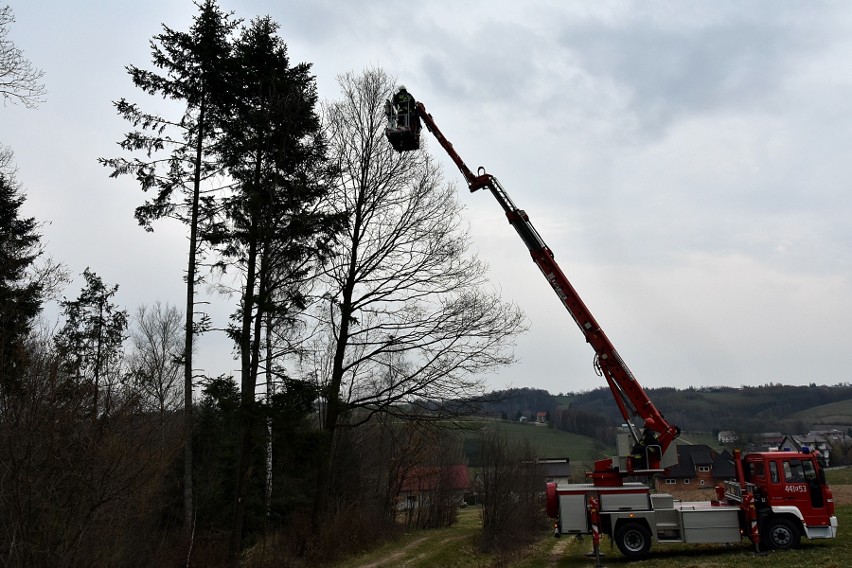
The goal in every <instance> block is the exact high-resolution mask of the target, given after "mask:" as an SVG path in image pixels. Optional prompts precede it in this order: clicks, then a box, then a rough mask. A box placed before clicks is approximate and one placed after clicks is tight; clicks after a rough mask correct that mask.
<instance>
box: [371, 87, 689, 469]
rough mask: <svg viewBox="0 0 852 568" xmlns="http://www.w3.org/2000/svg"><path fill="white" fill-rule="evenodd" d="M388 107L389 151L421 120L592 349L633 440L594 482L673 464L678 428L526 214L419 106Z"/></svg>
mask: <svg viewBox="0 0 852 568" xmlns="http://www.w3.org/2000/svg"><path fill="white" fill-rule="evenodd" d="M388 109H389V111H388V121H389V126H388V129H387V131H386V133H387V136H388V139H389V140H390V141H391V143H392V144H393V146H394V148H396V149H397V150H399V151H405V150H407V149H416V148H419V131H420V121H422V123H423V124H425V125H426V128H427V130H429V132H431V133H432V135H434V136H435V138H436V139H437V140H438V143H439V144H441V146H442V147H443V148H444V150H445V151H446V152H447V154H449V156H450V158H451V159H452V160H453V162H454V163H455V164H456V166H457V167H458V168H459V171H461V173H462V175H463V176H464V178H465V181H467V185H468V187H469V188H470V191H471V192H473V191H477V190H479V189H488V190H489V191H490V192H491V194H492V195H493V196H494V198H495V199H496V200H497V202H498V203H499V204H500V206H501V207H502V208H503V211H505V212H506V217H507V218H508V220H509V223H510V224H511V225H512V227H514V228H515V231H517V233H518V235H519V236H520V237H521V240H523V241H524V244H525V245H526V246H527V249H529V251H530V255H531V256H532V259H533V262H535V264H536V266H538V268H539V269H540V270H541V272H542V274H544V277H545V278H546V279H547V281H548V282H549V283H550V285H551V287H552V288H553V290H554V291H555V292H556V295H557V296H558V297H559V299H560V300H561V301H562V304H563V305H564V306H565V308H566V309H567V310H568V313H570V314H571V317H572V318H574V321H575V322H576V323H577V326H578V327H579V328H580V331H582V333H583V335H584V336H585V338H586V341H587V342H588V343H589V344H590V345H591V346H592V348H593V349H594V351H595V369H596V371H597V372H598V374H600V375H602V376H603V377H604V379H606V382H607V384H608V385H609V388H610V390H611V391H612V394H613V396H614V398H615V402H616V404H617V406H618V409H619V410H620V411H621V415H622V416H623V417H624V420H625V421H626V423H627V425H628V428H629V431H630V435H631V438H632V441H631V442H630V443H629V444H630V447H629V448H624V450H623V451H620V452H619V454H626V455H620V456H619V458H618V459H619V463H614V460H612V459H605V460H600V461H598V462H596V464H595V471H594V472H592V473H591V477H592V479H593V481H594V482H595V484H597V485H620V484H621V483H622V478H623V477H624V476H627V475H635V474H643V473H652V472H656V471H660V470H662V469H664V468H666V467H668V466H670V465H673V464H675V463H677V455H676V452H675V451H674V445H673V444H672V442H673V441H674V440H675V438H677V437H678V436H679V435H680V429H679V428H677V427H676V426H673V425H671V424H669V423H668V422H667V421H666V419H665V418H664V417H663V415H662V414H661V413H660V412H659V410H657V408H656V407H655V406H654V404H653V403H652V402H651V400H650V399H649V398H648V395H647V394H646V393H645V391H644V389H643V388H642V387H641V385H640V384H639V383H638V382H637V381H636V379H635V377H634V376H633V373H632V372H631V371H630V369H629V368H628V367H627V365H626V364H625V362H624V360H623V359H622V358H621V356H620V355H619V354H618V352H617V351H616V350H615V347H613V345H612V342H610V340H609V338H608V337H607V336H606V334H605V333H604V332H603V330H602V329H601V327H600V325H599V324H598V322H597V321H596V320H595V318H594V316H593V315H592V313H591V311H589V309H588V307H586V305H585V304H584V303H583V301H582V299H581V298H580V295H579V294H578V293H577V291H576V290H575V289H574V287H573V286H572V285H571V282H570V281H569V280H568V278H567V277H566V276H565V274H564V273H563V272H562V270H561V269H560V267H559V265H558V264H557V263H556V260H555V259H554V256H553V252H552V251H551V250H550V248H549V247H548V246H547V245H546V244H545V242H544V240H543V239H542V238H541V236H540V235H539V234H538V231H536V229H535V227H533V225H532V223H531V222H530V219H529V216H527V214H526V212H524V211H523V210H522V209H519V208H518V207H517V206H516V205H515V204H514V203H513V202H512V200H511V199H510V198H509V195H508V194H507V193H506V191H505V190H504V189H503V187H502V186H501V185H500V183H499V182H498V181H497V178H495V177H494V176H492V175H491V174H489V173H487V172H486V171H485V169H484V168H481V167H480V168H479V169H478V171H477V173H476V174H474V173H473V172H472V171H471V170H470V168H468V167H467V164H465V163H464V160H462V159H461V157H460V156H459V155H458V153H457V152H456V151H455V149H454V148H453V145H452V144H451V143H450V142H449V140H447V138H446V137H445V136H444V135H443V133H442V132H441V130H440V129H439V128H438V126H437V125H436V124H435V121H434V119H433V118H432V116H431V115H430V114H429V113H428V112H426V107H425V106H423V103H420V102H415V103H414V105H413V109H412V110H411V112H412V113H413V114H415V115H416V116H412V117H407V119H402V120H401V119H400V117H399V116H398V115H397V114H395V112H394V111H396V110H397V109H399V106H398V105H393V104H391V103H390V102H389V103H388ZM401 124H412V125H416V130H415V129H414V128H411V129H408V130H406V129H405V128H400V125H401ZM635 417H639V418H641V419H642V421H643V423H644V424H643V426H642V427H641V430H640V429H639V428H637V427H636V426H635V425H634V424H633V419H634V418H635Z"/></svg>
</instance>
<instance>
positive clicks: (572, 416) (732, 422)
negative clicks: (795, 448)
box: [481, 384, 852, 453]
mask: <svg viewBox="0 0 852 568" xmlns="http://www.w3.org/2000/svg"><path fill="white" fill-rule="evenodd" d="M646 392H647V394H648V396H649V397H650V399H651V400H652V401H653V402H654V404H655V405H656V406H657V408H659V409H660V411H661V412H662V413H663V414H664V416H665V417H666V419H667V420H668V421H669V422H670V423H672V424H675V425H677V426H678V427H680V428H681V430H683V431H685V432H705V433H713V432H719V431H720V430H733V431H736V432H737V433H738V434H739V435H740V438H741V440H743V441H744V442H746V441H748V440H749V439H750V438H752V437H754V436H755V435H757V434H760V433H764V432H781V433H783V434H806V433H807V432H808V431H810V430H813V429H819V428H820V425H823V424H829V425H832V426H838V425H841V426H842V425H848V426H850V427H852V421H850V419H852V416H850V415H849V413H848V412H847V413H846V414H845V415H841V416H839V417H838V416H832V415H828V416H825V417H818V416H810V417H808V416H807V411H808V410H811V409H814V408H816V407H819V406H822V405H826V404H831V403H837V402H839V401H844V400H852V385H848V384H839V385H834V386H818V385H816V384H810V385H808V386H789V385H780V384H767V385H762V386H753V387H751V386H744V387H741V388H733V387H708V388H699V389H696V388H688V389H675V388H657V389H646ZM481 408H482V410H483V411H484V412H486V413H490V414H492V415H499V416H500V417H501V418H503V419H506V420H518V419H519V417H521V416H523V417H525V418H527V419H533V420H534V417H535V416H536V414H538V413H540V412H545V413H546V414H547V416H548V417H549V418H548V423H549V424H550V425H551V426H552V427H553V428H556V429H558V430H563V431H566V432H572V433H575V434H581V435H584V436H589V437H591V438H594V439H596V440H600V441H601V442H604V443H606V444H609V445H612V444H613V443H614V439H615V432H616V428H617V427H618V426H619V425H620V424H621V423H622V422H623V419H622V417H621V415H620V413H619V411H618V407H617V406H616V405H615V402H614V400H613V396H612V393H611V391H610V390H609V388H607V387H600V388H598V389H595V390H592V391H589V392H583V393H571V394H568V395H559V396H554V395H551V394H550V393H549V392H548V391H545V390H541V389H531V388H518V389H509V390H504V391H496V392H493V393H490V394H489V395H488V396H487V397H485V399H484V401H483V402H482V404H481ZM803 414H804V415H805V417H803ZM530 417H531V418H530ZM844 453H845V452H844Z"/></svg>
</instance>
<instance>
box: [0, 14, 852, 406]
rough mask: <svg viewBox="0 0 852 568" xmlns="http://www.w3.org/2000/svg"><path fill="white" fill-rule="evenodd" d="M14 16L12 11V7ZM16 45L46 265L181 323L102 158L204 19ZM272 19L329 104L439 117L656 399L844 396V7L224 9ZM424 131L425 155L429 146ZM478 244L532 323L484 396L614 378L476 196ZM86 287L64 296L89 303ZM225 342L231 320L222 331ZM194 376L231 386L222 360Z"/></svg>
mask: <svg viewBox="0 0 852 568" xmlns="http://www.w3.org/2000/svg"><path fill="white" fill-rule="evenodd" d="M0 3H3V2H1V1H0ZM11 6H12V9H13V10H14V12H15V16H16V20H17V21H16V22H15V23H14V24H12V27H11V32H10V38H11V39H12V40H13V41H14V42H15V44H16V45H17V46H18V47H19V48H21V49H22V50H24V54H25V56H26V57H27V58H28V59H29V60H30V61H31V62H32V63H33V64H34V65H35V66H36V67H39V68H41V69H43V70H44V72H45V84H46V88H47V98H46V101H45V102H44V103H43V104H41V105H40V107H39V108H38V109H36V110H27V109H25V108H23V107H21V106H10V105H7V106H5V107H3V108H0V144H3V145H6V146H9V147H11V148H12V150H13V151H14V152H15V158H16V162H17V165H18V174H17V175H18V179H19V181H20V182H21V183H22V184H23V186H24V189H25V191H26V194H27V198H28V201H27V204H26V207H25V213H26V214H27V215H31V216H34V217H36V218H37V219H38V220H40V221H43V222H45V223H47V225H45V227H44V229H43V233H44V237H45V239H46V241H47V246H48V249H49V252H50V253H51V255H52V256H53V257H54V258H55V259H56V260H59V261H61V262H63V263H65V264H66V265H67V266H68V267H69V268H70V270H71V271H72V272H73V273H75V274H78V275H79V274H80V273H82V271H83V269H85V268H86V267H87V266H88V267H91V269H92V270H94V271H95V272H97V273H98V274H99V275H100V276H101V277H102V278H103V279H104V281H105V282H106V283H108V284H119V286H120V290H119V294H118V302H119V303H120V304H122V305H123V306H125V307H126V308H127V309H128V310H130V311H131V312H132V311H133V310H135V308H136V306H138V305H140V304H141V303H143V302H144V303H147V304H150V303H153V302H154V301H157V300H159V301H162V302H169V303H172V304H175V305H178V306H182V304H183V301H182V298H183V283H182V274H183V269H184V265H185V260H184V256H185V253H186V240H185V231H184V228H183V227H182V226H180V225H178V224H177V223H176V222H172V221H163V222H161V223H159V224H158V225H156V231H155V232H154V233H153V234H150V233H146V232H144V231H143V230H142V229H141V228H139V227H138V226H137V225H136V222H135V220H134V219H133V209H134V207H136V206H137V205H138V204H140V203H141V201H142V199H143V194H142V193H141V192H140V191H139V189H138V187H137V186H136V184H135V182H134V180H133V179H132V178H130V177H126V178H120V179H118V180H115V179H110V178H109V177H108V175H107V174H108V171H107V170H106V169H104V168H102V167H101V166H99V165H98V163H97V161H96V159H97V158H98V157H101V156H104V157H112V156H116V155H120V154H121V152H120V150H119V148H118V146H117V145H116V143H117V142H118V141H119V140H120V139H121V138H122V136H123V134H124V132H125V131H126V130H127V129H128V125H127V124H126V123H125V122H124V121H123V120H122V119H121V118H119V117H118V116H117V115H116V114H115V112H114V109H113V106H112V102H111V101H114V100H117V99H119V98H122V97H125V98H128V99H130V100H141V101H144V100H145V99H144V98H143V96H142V95H141V93H140V92H138V91H137V90H135V88H134V87H133V85H132V83H131V81H130V78H129V76H128V75H127V73H126V72H125V69H124V68H125V66H126V65H130V64H133V65H136V66H139V67H143V68H150V67H151V66H150V53H149V52H150V50H149V45H148V44H149V40H150V39H151V38H152V36H154V35H156V34H157V33H159V32H160V31H161V29H162V28H161V24H166V25H168V26H169V27H171V28H173V29H177V30H186V29H188V27H189V26H190V24H191V18H192V16H193V15H195V14H196V12H197V9H196V8H195V6H194V5H193V4H192V3H191V2H190V1H189V0H148V1H146V2H143V3H140V2H137V1H133V2H131V1H129V0H99V1H98V0H81V1H78V2H65V1H61V2H60V1H58V0H27V1H26V2H24V1H20V0H19V1H13V2H11ZM220 6H222V8H223V9H224V10H226V11H234V12H235V15H236V16H237V17H239V18H243V19H246V20H248V19H251V18H253V17H255V16H260V15H267V14H268V15H270V16H271V17H272V18H273V19H274V20H275V21H277V22H278V23H279V24H280V26H281V31H280V34H281V37H282V38H283V39H284V40H285V42H286V43H287V44H288V47H289V53H290V57H291V62H292V63H298V62H303V61H304V62H310V63H312V64H313V70H314V73H315V75H316V78H317V84H318V86H319V93H320V97H321V98H322V99H326V100H333V99H335V98H336V97H337V96H338V90H337V79H336V78H337V76H338V75H339V74H342V73H345V72H348V71H354V72H358V71H361V70H363V69H365V68H368V67H381V68H383V69H384V70H385V71H386V72H387V73H388V74H390V75H391V76H394V77H396V78H397V80H398V81H399V82H400V83H403V84H405V85H406V86H407V87H408V89H409V90H410V91H411V92H412V93H413V94H414V95H415V97H417V99H418V100H420V101H422V102H423V103H424V104H425V105H426V107H427V109H428V110H429V112H430V113H431V114H432V115H433V117H434V118H435V120H436V122H437V123H438V125H439V126H440V127H441V129H442V131H443V132H444V134H445V135H446V136H447V137H448V138H449V139H450V140H451V141H452V143H453V144H454V146H455V148H456V150H457V151H458V152H459V153H460V154H461V156H462V158H463V159H464V160H465V161H466V162H467V163H468V165H469V166H470V167H471V168H472V169H475V168H476V167H478V166H480V165H482V166H485V167H486V168H487V170H488V171H489V173H491V174H493V175H494V176H496V177H497V178H498V179H499V180H500V182H501V183H502V184H503V186H504V187H505V188H506V190H507V191H508V193H509V195H510V196H511V197H512V199H513V200H514V201H515V203H516V204H517V205H518V206H520V207H521V208H523V209H525V210H526V211H527V213H528V214H529V216H530V218H531V220H532V222H533V224H534V225H535V226H536V228H537V229H538V231H539V232H540V233H541V235H542V236H543V238H544V239H545V241H546V242H547V244H548V245H549V246H550V248H551V249H552V250H553V251H554V253H555V255H556V259H557V261H558V262H559V263H560V265H561V267H562V269H563V271H564V272H565V273H566V274H567V275H568V277H569V279H571V281H572V283H573V284H574V286H575V287H576V288H577V290H578V291H579V293H580V295H581V296H582V298H583V300H584V301H585V303H586V304H587V305H588V306H589V308H590V309H591V310H592V312H593V313H594V315H595V317H596V318H597V320H598V322H599V323H600V324H601V325H602V327H603V328H604V330H605V331H606V333H607V335H608V336H609V337H610V339H611V340H612V342H613V343H614V344H615V346H616V348H617V349H618V350H619V352H620V353H621V355H622V357H623V358H624V359H625V361H626V362H627V364H628V365H629V366H630V367H631V369H632V370H633V372H634V374H635V375H636V377H637V379H638V380H639V382H640V383H641V384H642V385H643V386H645V387H661V386H677V387H687V386H710V385H729V386H740V385H756V384H765V383H769V382H773V383H784V384H808V383H811V382H814V383H817V384H836V383H839V382H847V381H850V380H852V373H850V368H852V223H850V221H852V190H850V178H852V159H850V151H852V5H849V4H848V3H846V2H775V1H771V0H766V1H762V2H761V1H753V2H734V1H719V0H712V1H706V2H677V1H668V2H652V1H643V2H623V1H622V2H606V1H600V0H595V1H594V2H591V1H589V2H567V1H565V0H553V1H545V0H540V1H525V2H517V1H502V0H469V1H463V0H434V1H423V2H402V3H401V2H398V1H395V2H391V1H385V0H381V1H369V2H368V1H358V0H346V1H344V0H287V1H282V0H274V1H272V0H269V1H264V0H221V1H220ZM426 136H428V135H426ZM427 145H428V146H429V149H430V151H432V152H433V153H434V154H435V155H437V156H438V157H439V158H440V159H441V161H442V163H444V164H445V167H444V169H445V177H446V179H447V180H448V181H452V182H453V183H456V184H457V187H458V188H459V195H460V199H461V201H462V202H463V203H464V204H465V205H466V207H467V210H466V214H467V217H468V220H469V222H470V227H471V234H472V236H473V238H474V240H475V242H474V248H475V249H476V250H477V251H478V254H479V255H480V256H481V257H482V259H483V260H485V261H486V262H487V263H488V264H489V265H490V267H491V277H492V280H493V282H494V284H495V286H496V287H497V288H498V289H499V290H500V292H501V294H502V295H503V296H504V297H505V298H506V299H508V300H511V301H514V302H516V303H517V304H519V305H520V306H521V307H522V308H523V309H524V310H525V311H526V313H527V316H528V319H529V322H530V330H529V332H528V333H527V334H526V335H525V336H524V337H522V338H520V339H519V341H518V343H517V348H516V353H517V356H518V358H519V360H520V362H519V363H518V364H517V365H515V366H514V367H511V368H508V369H506V370H504V371H503V372H501V373H499V374H498V375H495V376H493V377H489V382H490V384H491V385H492V386H493V387H494V388H503V387H506V386H517V387H520V386H530V387H536V388H544V389H547V390H549V391H551V392H553V393H558V392H568V391H579V390H589V389H592V388H595V387H597V386H602V385H603V384H604V383H603V380H602V379H600V378H598V377H597V376H595V374H594V371H593V369H592V360H593V352H592V350H591V348H590V347H589V346H588V345H586V344H585V341H584V340H583V337H582V335H581V333H580V332H579V330H578V329H576V327H575V324H574V322H573V320H572V319H571V318H570V316H569V315H568V314H567V313H565V311H564V310H563V308H562V307H561V303H560V302H559V301H558V299H557V298H556V296H555V294H554V293H553V292H552V290H551V289H550V287H549V286H548V285H547V283H546V281H545V280H544V278H543V277H542V275H541V274H540V272H539V271H538V270H537V269H536V267H535V265H534V264H533V263H532V261H531V260H530V257H529V254H528V252H527V250H526V248H525V247H524V245H523V243H522V242H521V241H520V239H519V238H518V237H517V235H516V233H515V232H514V230H512V228H511V227H510V226H509V225H508V223H507V222H506V220H505V217H504V216H503V213H502V210H501V209H500V207H499V205H498V204H497V203H496V201H494V199H493V198H492V197H491V196H490V194H487V193H485V192H479V193H474V194H469V193H468V192H467V189H466V186H465V184H464V181H463V179H462V178H461V176H460V174H459V173H458V171H457V170H456V169H455V167H454V166H453V164H452V162H451V161H450V160H449V159H448V158H447V157H446V156H445V155H444V154H443V151H442V150H441V149H440V147H439V146H438V145H437V143H435V142H434V141H433V140H431V139H429V140H427ZM79 289H80V279H78V280H77V282H76V283H75V284H74V285H73V286H72V287H71V289H69V290H68V292H67V293H66V295H67V296H68V297H76V296H77V294H78V293H79ZM219 323H220V324H221V323H223V322H222V321H220V322H219ZM201 341H202V346H201V350H200V354H199V362H200V364H203V365H205V366H206V367H207V370H208V372H210V373H211V374H218V373H221V372H229V371H231V370H232V369H236V368H237V365H236V364H235V363H232V362H231V361H230V351H231V347H230V345H229V344H228V343H227V342H226V341H223V340H222V339H217V338H216V337H214V336H205V337H203V338H202V340H201Z"/></svg>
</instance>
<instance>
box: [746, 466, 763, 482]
mask: <svg viewBox="0 0 852 568" xmlns="http://www.w3.org/2000/svg"><path fill="white" fill-rule="evenodd" d="M749 466H750V467H749V469H751V472H750V473H751V476H750V477H751V478H752V479H754V477H755V476H758V477H763V462H751V463H750V464H749Z"/></svg>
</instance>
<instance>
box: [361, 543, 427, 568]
mask: <svg viewBox="0 0 852 568" xmlns="http://www.w3.org/2000/svg"><path fill="white" fill-rule="evenodd" d="M425 541H426V537H425V536H424V537H420V538H418V539H416V540H412V541H411V542H409V543H408V544H406V545H405V547H404V548H401V549H399V550H397V551H396V552H394V553H393V554H391V555H390V556H388V557H387V558H382V559H381V560H376V561H374V562H370V563H368V564H361V565H359V566H358V567H357V568H381V567H382V566H402V564H401V563H400V561H401V560H402V558H403V557H406V556H408V555H409V554H410V553H411V551H412V550H413V549H415V548H417V547H418V546H420V545H421V544H422V543H423V542H425Z"/></svg>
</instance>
